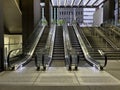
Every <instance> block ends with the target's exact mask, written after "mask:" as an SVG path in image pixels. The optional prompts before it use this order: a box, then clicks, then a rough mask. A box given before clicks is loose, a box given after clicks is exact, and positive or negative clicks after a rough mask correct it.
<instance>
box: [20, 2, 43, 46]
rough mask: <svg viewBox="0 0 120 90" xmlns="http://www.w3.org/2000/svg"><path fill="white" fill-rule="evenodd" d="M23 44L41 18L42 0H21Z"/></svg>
mask: <svg viewBox="0 0 120 90" xmlns="http://www.w3.org/2000/svg"><path fill="white" fill-rule="evenodd" d="M21 11H22V28H23V44H24V43H25V42H26V41H27V39H28V37H29V36H30V35H31V33H32V32H33V30H34V27H35V26H36V25H37V23H38V22H39V20H40V17H41V16H40V0H21Z"/></svg>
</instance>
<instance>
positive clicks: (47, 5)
mask: <svg viewBox="0 0 120 90" xmlns="http://www.w3.org/2000/svg"><path fill="white" fill-rule="evenodd" d="M44 2H45V18H46V20H47V22H48V25H50V0H44Z"/></svg>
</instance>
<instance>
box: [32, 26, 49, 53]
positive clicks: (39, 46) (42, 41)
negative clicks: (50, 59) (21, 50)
mask: <svg viewBox="0 0 120 90" xmlns="http://www.w3.org/2000/svg"><path fill="white" fill-rule="evenodd" d="M48 34H49V28H48V27H46V28H45V30H44V32H43V34H42V36H41V38H40V40H39V42H38V44H37V46H36V48H35V51H34V54H35V53H39V52H41V51H40V50H41V49H42V48H45V45H46V42H47V38H48Z"/></svg>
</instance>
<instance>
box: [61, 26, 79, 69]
mask: <svg viewBox="0 0 120 90" xmlns="http://www.w3.org/2000/svg"><path fill="white" fill-rule="evenodd" d="M63 38H64V49H65V50H64V52H65V58H66V62H67V65H68V66H69V67H71V65H72V64H73V63H72V56H73V55H74V54H76V52H75V50H74V49H73V47H72V45H71V42H70V36H69V33H68V27H67V25H66V24H65V25H64V26H63ZM77 65H78V64H77V62H76V63H75V66H77Z"/></svg>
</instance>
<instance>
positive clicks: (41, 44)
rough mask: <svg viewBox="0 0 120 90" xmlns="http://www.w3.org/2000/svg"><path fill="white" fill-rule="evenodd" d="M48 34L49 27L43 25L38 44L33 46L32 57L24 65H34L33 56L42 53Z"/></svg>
mask: <svg viewBox="0 0 120 90" xmlns="http://www.w3.org/2000/svg"><path fill="white" fill-rule="evenodd" d="M48 34H49V28H48V27H45V30H44V31H43V33H42V36H41V38H40V40H39V42H38V44H37V46H36V48H35V51H34V53H33V59H32V61H31V62H30V63H29V64H28V65H26V67H28V66H33V65H34V62H35V61H34V57H35V55H36V54H37V55H38V56H37V57H39V58H40V54H41V53H43V51H42V50H43V49H44V48H45V45H46V42H47V38H48Z"/></svg>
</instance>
